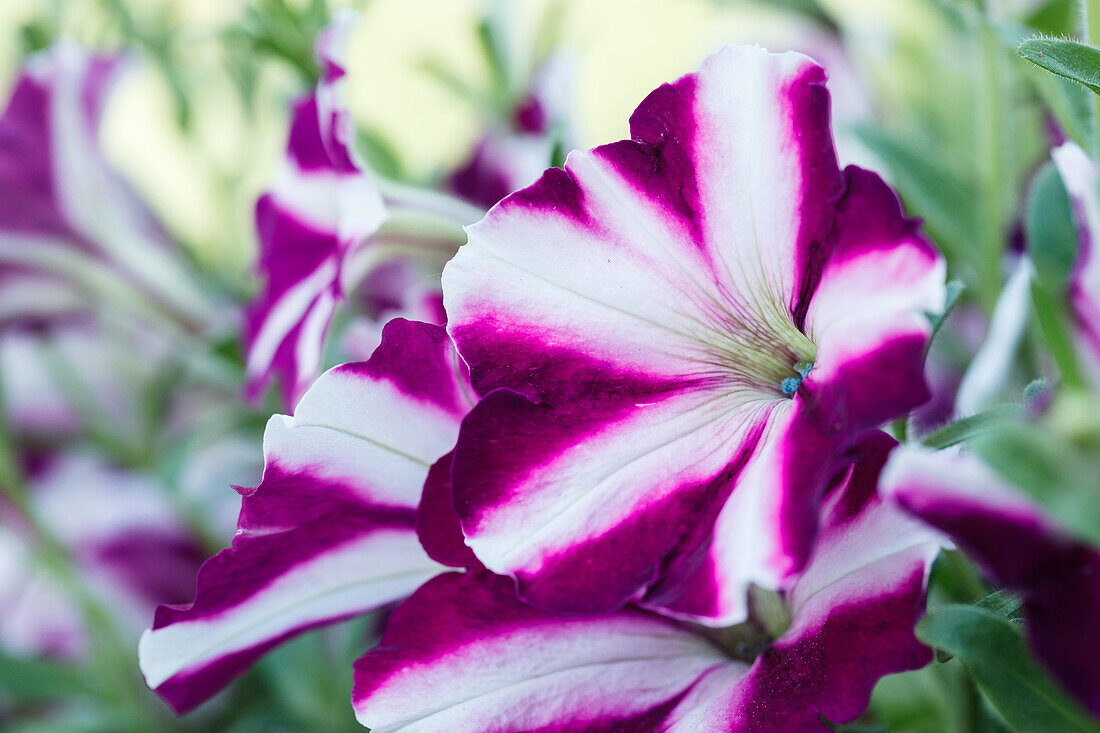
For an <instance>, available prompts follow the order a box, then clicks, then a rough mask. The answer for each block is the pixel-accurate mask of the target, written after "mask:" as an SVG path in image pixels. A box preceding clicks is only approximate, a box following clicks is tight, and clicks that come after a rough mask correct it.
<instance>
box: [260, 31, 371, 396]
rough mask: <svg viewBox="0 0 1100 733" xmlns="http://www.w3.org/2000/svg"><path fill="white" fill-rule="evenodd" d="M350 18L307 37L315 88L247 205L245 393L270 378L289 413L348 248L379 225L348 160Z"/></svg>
mask: <svg viewBox="0 0 1100 733" xmlns="http://www.w3.org/2000/svg"><path fill="white" fill-rule="evenodd" d="M356 18H357V16H356V15H355V14H354V13H352V12H350V11H348V12H346V13H341V14H338V15H337V16H336V17H335V18H334V19H333V21H332V22H331V24H330V25H329V26H327V27H326V28H325V29H324V30H323V31H322V32H321V33H320V34H319V35H318V37H317V43H316V55H317V61H318V65H319V66H320V67H321V79H320V81H319V82H318V85H317V89H316V91H315V92H313V93H311V94H307V95H305V96H304V97H302V98H301V99H299V100H298V101H297V102H296V103H295V104H294V110H293V113H292V119H291V125H290V136H289V140H288V141H287V158H286V161H285V162H284V165H283V169H282V171H281V173H280V174H279V177H278V179H277V180H276V181H275V184H274V186H273V188H272V190H270V191H268V192H267V193H265V194H264V195H263V196H262V197H261V198H260V200H259V201H258V202H257V204H256V229H257V231H258V233H259V242H260V258H259V269H260V271H261V272H262V273H263V275H264V278H265V280H266V282H265V286H264V292H263V293H262V294H261V296H260V298H259V299H258V300H257V301H256V302H255V303H253V305H252V307H251V308H250V310H249V312H248V315H247V319H246V323H245V351H246V353H247V363H246V378H247V380H248V384H247V389H248V392H249V394H250V395H251V396H253V397H255V396H256V395H257V394H258V393H259V392H260V390H262V389H263V388H264V387H265V386H266V384H267V382H268V380H269V379H270V377H271V376H272V373H273V372H274V373H278V374H279V375H280V376H281V378H282V380H283V393H284V397H285V400H286V403H287V405H288V406H289V405H294V404H295V403H296V402H297V401H298V398H300V397H301V395H302V394H303V393H304V392H305V390H306V389H307V388H308V387H309V385H310V383H311V382H312V381H313V378H314V376H315V375H316V374H317V372H318V370H319V369H320V367H321V349H322V346H323V344H324V336H325V333H326V332H327V330H328V326H329V322H330V321H331V319H332V316H333V313H334V312H335V309H336V304H337V301H338V300H339V299H340V298H342V297H343V295H344V292H345V291H344V289H343V288H342V286H341V277H342V273H343V269H344V265H345V259H346V258H347V256H348V253H349V250H350V249H351V247H352V246H353V245H354V244H356V243H358V242H360V241H361V240H363V239H364V238H366V237H367V236H368V235H370V234H373V233H374V232H375V231H377V229H378V227H379V226H381V224H382V222H383V221H385V219H386V209H385V205H384V204H383V202H382V195H381V194H380V193H379V192H378V189H377V187H376V186H375V184H374V181H373V179H372V178H371V177H370V176H369V175H368V174H366V173H364V172H363V171H362V170H361V169H360V168H359V166H358V165H356V164H355V162H353V159H352V153H351V149H350V145H351V136H352V133H353V128H352V121H351V118H350V117H349V115H348V111H347V109H345V108H344V105H343V99H342V86H343V85H344V83H345V81H344V79H343V77H344V67H343V57H344V53H345V46H346V45H347V42H348V38H349V37H350V35H351V31H352V28H353V27H354V24H355V21H356Z"/></svg>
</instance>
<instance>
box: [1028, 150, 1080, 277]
mask: <svg viewBox="0 0 1100 733" xmlns="http://www.w3.org/2000/svg"><path fill="white" fill-rule="evenodd" d="M1024 232H1025V234H1026V235H1027V250H1028V254H1029V255H1030V256H1031V261H1032V263H1034V265H1035V274H1036V276H1038V279H1039V282H1040V283H1042V284H1043V287H1045V288H1047V289H1049V290H1051V291H1053V292H1058V291H1059V290H1060V289H1061V288H1062V287H1063V285H1064V284H1065V282H1066V278H1068V277H1069V274H1070V272H1072V271H1073V264H1074V263H1075V262H1076V261H1077V231H1076V229H1075V228H1074V226H1073V210H1072V209H1071V208H1070V201H1069V195H1068V194H1067V193H1066V187H1065V186H1064V185H1063V183H1062V177H1061V176H1060V175H1058V171H1057V169H1056V168H1055V167H1054V163H1053V162H1049V161H1048V162H1047V163H1046V164H1045V165H1044V166H1043V167H1042V168H1040V169H1039V172H1038V173H1037V174H1036V175H1035V181H1034V182H1033V183H1032V184H1031V190H1030V191H1029V192H1028V197H1027V217H1026V219H1025V222H1024Z"/></svg>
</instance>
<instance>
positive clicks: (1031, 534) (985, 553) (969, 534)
mask: <svg viewBox="0 0 1100 733" xmlns="http://www.w3.org/2000/svg"><path fill="white" fill-rule="evenodd" d="M883 489H884V490H885V491H888V492H889V493H890V494H891V495H892V496H893V498H894V500H895V501H896V502H897V503H898V504H899V505H900V506H901V507H902V508H903V509H905V510H906V511H907V512H909V513H910V514H912V515H913V516H915V517H917V518H919V519H920V520H922V521H924V522H927V523H928V524H929V525H931V526H933V527H935V528H937V529H939V530H941V531H943V532H944V533H946V534H947V535H948V536H949V537H950V538H951V539H952V540H954V542H955V543H956V544H957V545H958V546H959V548H960V549H961V550H963V551H964V552H966V553H967V555H968V556H970V557H971V558H972V559H974V561H975V562H977V564H978V565H979V567H980V568H981V569H982V570H983V571H984V572H985V574H986V575H987V576H988V577H989V578H990V580H991V581H992V582H993V583H995V584H996V585H998V586H1000V587H1003V588H1007V589H1009V590H1013V591H1017V592H1019V593H1021V594H1022V595H1023V616H1024V620H1025V623H1026V629H1027V637H1028V640H1029V642H1030V644H1031V647H1032V649H1033V650H1034V651H1035V654H1036V655H1037V656H1038V658H1039V659H1040V660H1041V661H1042V662H1043V663H1044V664H1045V665H1046V666H1047V668H1048V669H1049V670H1050V671H1051V672H1052V673H1053V674H1054V676H1055V677H1057V678H1058V679H1059V680H1060V681H1061V682H1062V684H1063V685H1065V687H1066V689H1067V690H1069V691H1070V692H1071V693H1073V695H1075V696H1076V697H1077V699H1078V700H1080V701H1081V702H1082V703H1083V704H1084V705H1085V706H1086V707H1087V708H1088V709H1089V710H1091V711H1092V712H1093V713H1096V714H1097V715H1100V663H1098V662H1097V660H1100V635H1098V634H1097V633H1096V628H1097V619H1100V553H1098V552H1097V550H1096V549H1095V548H1093V547H1091V546H1089V545H1087V544H1085V543H1083V542H1080V541H1077V540H1074V539H1072V538H1071V537H1070V536H1069V535H1068V534H1066V533H1065V532H1063V531H1062V530H1060V529H1059V528H1058V527H1056V526H1054V525H1053V524H1052V523H1051V522H1050V521H1049V520H1047V519H1046V517H1045V516H1044V515H1043V513H1042V511H1041V510H1040V509H1039V508H1038V507H1037V506H1035V505H1034V504H1033V503H1032V502H1031V501H1030V500H1029V499H1026V498H1024V496H1023V495H1021V494H1020V493H1018V492H1017V491H1015V490H1014V489H1011V488H1010V487H1009V486H1008V485H1007V484H1006V483H1005V482H1004V481H1003V480H1002V479H1000V478H998V477H997V476H995V475H994V474H993V472H992V471H991V470H990V469H989V468H987V467H986V466H985V465H984V464H982V463H981V462H980V461H979V460H978V459H977V458H975V457H973V456H971V455H966V454H950V453H946V452H940V453H932V452H930V451H927V450H924V449H921V448H917V447H906V448H904V449H901V450H899V451H898V452H897V453H896V454H895V455H894V456H893V457H892V458H891V460H890V463H889V464H888V465H887V468H886V471H885V473H884V475H883Z"/></svg>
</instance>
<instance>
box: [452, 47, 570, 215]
mask: <svg viewBox="0 0 1100 733" xmlns="http://www.w3.org/2000/svg"><path fill="white" fill-rule="evenodd" d="M574 73H575V70H574V68H573V64H572V63H571V61H570V59H569V58H568V57H566V56H563V55H555V56H550V57H548V58H546V59H544V60H543V62H542V63H541V64H539V66H538V68H537V69H536V70H535V72H534V73H533V74H532V79H531V83H530V88H529V89H528V91H527V93H526V94H525V95H524V96H523V97H522V98H521V99H520V100H519V101H518V102H517V103H516V105H515V106H514V107H513V109H512V110H511V115H510V119H507V120H503V121H498V122H497V123H496V124H493V125H490V126H489V128H488V129H487V130H486V131H485V133H484V134H483V135H482V136H481V139H480V140H478V142H477V144H476V145H475V146H474V150H473V152H472V153H471V154H470V157H469V158H468V159H467V160H466V161H465V162H464V163H463V164H462V165H461V166H459V168H458V169H457V170H456V171H454V173H452V174H451V175H450V177H449V178H448V180H447V185H448V187H449V188H450V189H451V191H453V192H454V193H455V195H457V196H460V197H461V198H463V199H465V200H466V201H469V202H471V203H473V204H476V205H478V206H483V207H485V208H486V209H488V208H490V207H491V206H493V205H494V204H496V203H497V202H498V201H500V200H501V199H502V198H504V197H505V196H507V195H508V194H510V193H512V192H513V191H518V190H519V189H521V188H525V187H527V186H529V185H531V184H532V183H534V182H535V181H536V180H537V179H538V177H539V176H540V175H541V174H542V172H543V171H544V170H546V168H547V167H548V166H549V165H550V164H551V163H552V162H553V156H554V149H555V147H557V146H563V147H564V144H565V143H567V142H568V140H570V139H571V138H572V137H573V134H572V132H571V131H570V130H569V129H568V127H569V125H568V120H569V114H568V108H569V103H570V101H571V98H572V96H573V83H572V82H573V76H574ZM566 149H568V148H566Z"/></svg>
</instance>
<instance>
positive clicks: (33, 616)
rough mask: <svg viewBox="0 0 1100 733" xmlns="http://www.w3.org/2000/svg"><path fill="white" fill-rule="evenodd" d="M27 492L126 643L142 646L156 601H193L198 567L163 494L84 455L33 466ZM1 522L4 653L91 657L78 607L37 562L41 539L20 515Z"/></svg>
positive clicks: (191, 543) (194, 547) (0, 637)
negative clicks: (138, 642)
mask: <svg viewBox="0 0 1100 733" xmlns="http://www.w3.org/2000/svg"><path fill="white" fill-rule="evenodd" d="M28 494H29V497H30V501H31V505H32V507H33V509H34V511H35V514H36V516H37V517H38V518H39V520H40V521H41V522H43V524H44V525H45V526H46V528H47V529H48V531H49V532H50V533H51V534H52V535H53V536H54V537H56V539H57V540H58V541H59V542H60V543H61V544H62V545H64V546H65V547H66V549H67V550H68V551H69V552H70V553H71V554H72V558H73V561H74V563H75V565H76V567H77V568H78V569H79V571H80V572H81V573H82V575H83V578H84V581H85V583H86V584H87V586H88V590H89V591H90V592H92V593H93V594H94V595H95V597H96V598H97V599H99V600H100V601H101V602H102V604H103V606H104V608H106V609H107V610H108V611H109V612H110V614H111V616H112V618H113V620H114V621H115V622H116V624H117V629H118V631H119V632H120V633H122V634H123V635H124V637H126V638H128V639H136V638H137V635H138V633H139V632H140V630H141V629H142V627H143V626H144V625H145V623H146V620H147V618H148V614H149V612H150V611H151V610H152V608H153V606H154V605H156V604H157V603H178V602H180V601H182V600H184V599H185V598H186V597H187V594H188V593H189V592H190V589H191V588H192V587H193V586H192V583H193V580H194V576H195V571H196V570H197V569H198V566H199V563H200V562H201V560H202V552H201V549H200V547H199V546H198V544H197V543H196V541H195V540H194V538H193V537H192V536H191V535H190V533H189V532H188V531H187V529H186V528H185V527H184V526H183V525H182V524H181V523H180V521H179V518H178V516H177V514H176V512H175V510H174V508H173V507H172V505H171V504H170V502H168V500H167V499H166V498H165V493H164V490H163V487H161V486H159V485H157V483H156V482H155V481H153V480H151V479H150V478H149V477H147V476H143V475H141V474H137V473H133V472H130V471H125V470H120V469H116V468H113V467H111V466H108V465H107V464H105V463H104V462H103V461H102V459H100V458H98V457H96V456H94V455H91V454H86V453H62V454H56V455H53V454H51V455H48V456H46V457H45V458H43V459H39V460H37V461H35V470H33V471H31V472H30V477H29V481H28ZM3 515H4V523H3V524H0V548H2V550H3V551H2V552H0V648H2V649H3V651H4V652H5V653H9V654H34V655H50V656H63V657H77V656H80V655H81V654H83V653H84V652H85V651H86V650H87V636H86V629H85V627H84V620H83V619H82V618H81V613H80V606H79V604H78V603H77V601H76V600H75V599H74V598H73V597H72V595H71V590H72V589H69V588H66V587H65V586H64V585H63V584H62V583H60V582H59V581H58V579H56V578H54V577H53V576H51V574H50V570H49V569H48V568H47V567H45V566H43V565H40V564H39V563H40V558H37V557H36V553H35V547H36V541H37V540H36V538H35V537H34V536H33V534H32V533H31V531H30V529H29V528H28V527H27V526H26V524H25V521H24V519H23V517H22V516H21V515H20V514H19V512H18V511H17V510H15V509H14V508H10V507H9V506H7V505H5V506H4V507H3Z"/></svg>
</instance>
